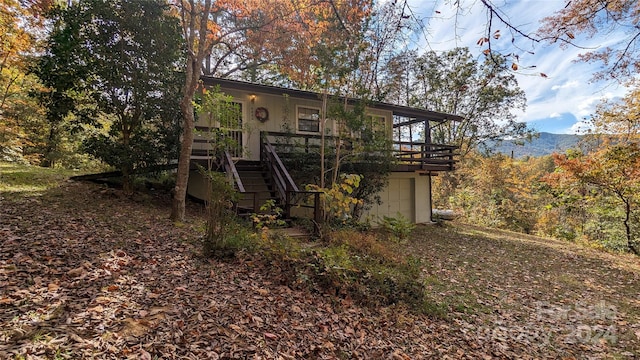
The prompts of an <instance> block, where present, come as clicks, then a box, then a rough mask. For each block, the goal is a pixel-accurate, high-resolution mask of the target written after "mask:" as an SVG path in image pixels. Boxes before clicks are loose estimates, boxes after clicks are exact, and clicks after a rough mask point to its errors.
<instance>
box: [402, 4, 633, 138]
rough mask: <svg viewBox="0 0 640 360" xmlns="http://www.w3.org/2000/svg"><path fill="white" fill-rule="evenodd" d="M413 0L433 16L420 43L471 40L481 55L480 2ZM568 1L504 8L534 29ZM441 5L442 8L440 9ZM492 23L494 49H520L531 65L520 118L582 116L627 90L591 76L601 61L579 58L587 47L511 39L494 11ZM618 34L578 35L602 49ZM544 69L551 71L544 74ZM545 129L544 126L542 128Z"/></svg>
mask: <svg viewBox="0 0 640 360" xmlns="http://www.w3.org/2000/svg"><path fill="white" fill-rule="evenodd" d="M411 3H412V5H413V6H412V8H413V10H414V11H415V12H417V13H419V15H420V16H422V17H425V18H429V31H428V33H427V37H428V39H427V40H425V39H422V40H421V42H420V44H419V45H418V46H419V48H420V49H425V50H427V49H433V50H446V49H451V48H453V47H455V46H468V47H469V48H470V49H471V51H472V53H474V54H476V55H477V56H478V58H481V57H482V55H481V51H482V50H483V49H484V47H479V46H478V45H477V44H476V42H477V41H478V39H479V38H480V37H483V36H484V35H485V32H486V30H487V24H488V18H487V13H486V9H485V8H484V7H483V5H482V3H481V2H479V1H475V0H462V1H461V6H460V7H459V8H457V7H455V6H453V5H451V4H450V3H447V2H443V1H438V2H435V3H434V2H433V1H426V0H412V1H411ZM563 6H564V2H561V1H545V0H528V1H514V2H508V3H507V2H506V1H505V2H501V3H500V6H499V8H500V9H502V11H503V13H502V17H503V18H505V19H507V20H509V21H510V23H511V24H513V25H515V26H517V27H518V29H519V30H522V31H524V32H525V33H530V34H533V33H534V32H535V31H536V30H537V28H538V26H539V20H540V19H542V18H543V17H545V16H548V15H551V14H552V13H553V11H555V10H559V9H561V8H562V7H563ZM436 10H437V11H439V12H440V14H436V13H435V11H436ZM456 10H459V12H458V13H456ZM492 26H493V31H495V30H498V29H500V30H501V33H502V37H501V38H500V39H499V40H494V41H493V43H492V47H493V49H494V50H502V52H504V53H515V54H517V55H519V59H520V60H519V65H520V68H521V69H526V68H528V69H529V70H524V71H521V72H520V73H519V74H518V75H517V79H518V83H519V86H520V88H522V89H523V90H524V91H525V93H526V96H527V109H526V110H525V111H524V112H518V113H517V116H518V118H519V121H524V122H530V121H535V120H540V119H549V118H554V119H555V118H557V117H559V116H560V114H572V115H573V116H575V118H577V119H582V118H584V117H585V116H589V115H591V114H592V113H593V112H594V110H595V106H596V105H597V104H598V103H599V102H600V99H602V98H611V97H615V96H622V95H623V94H624V92H625V91H626V88H625V87H623V86H617V87H607V86H608V85H610V84H605V83H592V82H590V80H591V78H592V76H593V73H594V72H596V71H598V70H600V68H599V65H598V64H587V63H582V62H576V61H575V60H576V59H577V58H578V54H580V53H583V52H585V50H584V48H576V47H568V48H566V49H561V48H560V47H559V46H558V44H551V45H549V44H544V43H533V42H531V41H528V40H525V39H523V38H522V37H516V40H515V43H514V44H512V43H511V34H510V32H509V31H508V29H507V28H505V27H504V26H503V25H502V24H500V23H498V22H497V20H496V19H495V17H494V22H493V24H492ZM613 35H615V34H613ZM613 35H611V36H607V37H600V38H598V39H586V38H585V37H583V36H582V37H581V36H578V37H577V39H576V41H578V42H579V45H582V46H584V47H587V48H590V49H591V48H593V49H597V48H603V47H606V46H608V45H612V44H614V43H615V42H616V41H617V39H616V37H615V36H613ZM540 73H544V74H546V75H547V77H542V76H540ZM605 90H606V92H605ZM576 126H579V125H576ZM540 130H541V131H544V129H543V128H541V129H540Z"/></svg>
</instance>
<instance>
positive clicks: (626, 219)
mask: <svg viewBox="0 0 640 360" xmlns="http://www.w3.org/2000/svg"><path fill="white" fill-rule="evenodd" d="M623 201H624V212H625V217H624V229H625V233H626V235H627V248H628V249H629V251H631V252H632V253H634V254H636V255H640V251H638V249H636V247H635V244H634V243H633V236H632V234H631V225H629V220H630V219H631V200H629V199H624V198H623Z"/></svg>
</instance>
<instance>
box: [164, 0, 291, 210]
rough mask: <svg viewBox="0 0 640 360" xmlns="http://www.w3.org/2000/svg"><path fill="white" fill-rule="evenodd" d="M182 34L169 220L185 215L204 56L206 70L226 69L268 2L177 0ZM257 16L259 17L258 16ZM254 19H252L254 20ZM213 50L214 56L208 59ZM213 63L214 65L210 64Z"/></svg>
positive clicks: (262, 20)
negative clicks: (177, 140)
mask: <svg viewBox="0 0 640 360" xmlns="http://www.w3.org/2000/svg"><path fill="white" fill-rule="evenodd" d="M174 5H175V7H176V9H177V12H178V17H179V19H180V25H181V27H182V37H183V40H184V42H185V44H184V45H185V50H186V67H185V74H184V82H183V87H182V98H181V100H180V110H181V113H182V121H181V130H182V133H181V137H180V145H181V146H180V154H179V157H178V172H177V175H176V186H175V191H174V197H173V202H172V208H171V219H173V220H178V221H182V220H184V216H185V205H186V204H185V201H186V196H187V183H188V181H189V164H190V161H191V151H192V149H193V138H194V134H193V130H194V124H195V115H194V106H193V100H194V97H195V94H196V90H197V89H198V85H199V84H200V76H201V75H202V73H203V65H204V61H205V59H207V64H208V65H209V66H207V69H206V70H207V73H209V74H217V73H218V69H220V70H221V71H222V70H224V69H225V65H226V64H225V61H227V60H229V59H230V58H232V57H233V56H234V55H238V54H239V53H240V49H241V48H242V47H243V45H244V44H246V38H244V37H243V36H242V35H243V34H246V33H247V31H248V30H249V29H259V28H260V27H261V26H263V25H264V24H265V23H268V22H269V21H270V19H271V18H267V19H265V18H264V17H262V15H264V14H267V13H270V9H271V7H270V6H271V5H274V8H278V6H275V5H276V3H273V4H265V3H258V2H256V1H244V2H242V3H240V2H236V1H233V0H228V1H225V0H220V1H216V0H204V1H200V0H176V1H175V2H174ZM258 15H260V16H258ZM254 20H255V21H254ZM213 53H215V55H216V57H215V58H213V59H212V58H211V56H212V54H213ZM211 63H213V64H214V65H213V68H211V66H210V64H211Z"/></svg>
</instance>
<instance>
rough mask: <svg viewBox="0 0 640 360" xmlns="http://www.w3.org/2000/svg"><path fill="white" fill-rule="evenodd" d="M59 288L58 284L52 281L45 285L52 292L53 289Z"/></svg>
mask: <svg viewBox="0 0 640 360" xmlns="http://www.w3.org/2000/svg"><path fill="white" fill-rule="evenodd" d="M59 288H60V285H58V284H54V283H50V284H49V285H48V286H47V289H49V291H50V292H54V291H56V290H58V289H59Z"/></svg>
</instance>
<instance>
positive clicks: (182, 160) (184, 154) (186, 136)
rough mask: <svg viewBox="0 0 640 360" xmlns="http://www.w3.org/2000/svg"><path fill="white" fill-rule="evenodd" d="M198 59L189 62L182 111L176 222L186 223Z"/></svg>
mask: <svg viewBox="0 0 640 360" xmlns="http://www.w3.org/2000/svg"><path fill="white" fill-rule="evenodd" d="M200 64H201V62H200ZM201 67H202V65H200V66H198V59H197V58H194V57H192V56H190V59H189V60H188V61H187V69H186V75H185V76H186V81H185V87H184V92H183V96H182V101H180V110H181V111H182V136H181V139H180V145H181V146H180V155H179V157H178V173H177V174H176V187H175V189H174V194H173V204H172V207H171V219H172V220H174V221H184V218H185V210H186V200H187V183H188V182H189V164H190V162H191V150H192V148H193V127H194V123H195V118H194V114H193V110H194V109H193V96H194V94H195V90H196V86H197V85H198V79H199V78H200V70H201Z"/></svg>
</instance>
